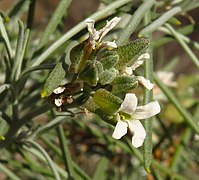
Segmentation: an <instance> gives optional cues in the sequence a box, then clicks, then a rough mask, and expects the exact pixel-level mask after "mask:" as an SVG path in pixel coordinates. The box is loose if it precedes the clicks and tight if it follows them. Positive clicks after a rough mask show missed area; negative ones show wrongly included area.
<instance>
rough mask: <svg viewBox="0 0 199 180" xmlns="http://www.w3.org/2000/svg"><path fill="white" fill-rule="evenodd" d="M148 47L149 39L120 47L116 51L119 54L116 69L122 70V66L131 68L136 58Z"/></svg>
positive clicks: (144, 38) (137, 40) (138, 40)
mask: <svg viewBox="0 0 199 180" xmlns="http://www.w3.org/2000/svg"><path fill="white" fill-rule="evenodd" d="M148 47H149V39H148V38H146V37H143V38H139V39H136V40H135V41H132V42H131V43H129V44H126V45H124V46H120V47H118V48H117V49H115V50H116V51H117V53H118V54H119V61H118V64H117V65H116V67H117V69H119V70H120V69H123V68H124V66H126V67H130V66H132V65H133V64H134V63H135V61H136V60H137V58H138V57H139V56H140V55H141V54H143V53H144V51H145V50H146V49H147V48H148Z"/></svg>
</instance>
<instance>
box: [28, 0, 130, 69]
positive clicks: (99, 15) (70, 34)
mask: <svg viewBox="0 0 199 180" xmlns="http://www.w3.org/2000/svg"><path fill="white" fill-rule="evenodd" d="M129 2H132V0H122V1H121V0H117V1H115V2H113V3H111V4H110V5H108V6H106V7H105V8H103V9H102V10H100V11H98V12H96V13H94V14H93V15H91V16H90V17H89V18H91V19H94V20H96V21H97V20H100V19H102V18H105V17H107V16H110V15H111V14H113V13H114V10H116V9H117V8H119V7H121V6H123V5H125V4H127V3H129ZM85 27H86V24H85V22H84V21H82V22H80V23H79V24H78V25H76V26H75V27H73V28H72V29H71V30H69V31H68V32H67V33H65V34H64V35H63V36H62V37H61V38H60V39H58V40H57V41H55V42H54V43H53V44H52V45H51V46H50V47H49V48H48V49H46V50H45V51H44V52H43V53H42V54H41V55H40V56H39V57H38V58H37V59H35V60H33V62H34V63H33V64H32V65H31V67H33V66H37V65H39V64H41V63H42V62H43V61H44V60H46V58H48V57H49V56H50V55H51V54H52V53H53V52H54V51H55V50H56V49H57V48H59V47H60V46H61V45H62V44H64V43H65V42H66V41H68V40H69V39H70V38H71V37H73V36H74V35H75V34H77V33H78V32H79V31H81V30H82V29H84V28H85Z"/></svg>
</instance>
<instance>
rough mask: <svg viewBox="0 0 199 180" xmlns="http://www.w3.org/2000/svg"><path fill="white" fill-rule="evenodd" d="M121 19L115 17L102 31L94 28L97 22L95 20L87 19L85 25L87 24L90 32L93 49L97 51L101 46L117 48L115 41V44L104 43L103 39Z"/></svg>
mask: <svg viewBox="0 0 199 180" xmlns="http://www.w3.org/2000/svg"><path fill="white" fill-rule="evenodd" d="M120 19H121V18H120V17H114V18H113V19H112V20H110V21H107V24H106V26H104V27H103V28H102V29H100V30H99V31H97V30H96V29H95V28H94V24H95V21H94V20H93V19H90V18H88V19H86V20H85V23H86V24H87V28H88V32H89V38H90V41H91V44H92V48H93V49H95V48H96V47H99V46H108V47H112V48H117V45H116V43H115V41H113V42H109V41H106V42H102V38H103V37H104V36H105V35H106V34H107V33H108V32H109V31H110V30H111V29H113V28H114V27H115V26H116V25H117V23H118V22H119V21H120Z"/></svg>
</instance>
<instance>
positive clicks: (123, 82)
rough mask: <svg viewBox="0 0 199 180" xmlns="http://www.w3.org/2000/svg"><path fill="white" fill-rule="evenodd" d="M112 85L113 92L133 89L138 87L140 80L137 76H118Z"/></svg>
mask: <svg viewBox="0 0 199 180" xmlns="http://www.w3.org/2000/svg"><path fill="white" fill-rule="evenodd" d="M111 85H112V91H111V92H112V93H121V92H125V91H128V90H132V89H134V88H136V87H137V85H138V81H137V79H136V77H135V76H126V75H122V76H117V77H116V78H115V79H114V80H113V82H112V83H111Z"/></svg>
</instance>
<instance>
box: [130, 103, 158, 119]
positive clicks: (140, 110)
mask: <svg viewBox="0 0 199 180" xmlns="http://www.w3.org/2000/svg"><path fill="white" fill-rule="evenodd" d="M159 112H160V105H159V103H158V101H153V102H150V103H148V104H146V105H144V106H138V107H137V109H136V110H135V113H134V114H133V115H132V118H133V119H147V118H150V117H152V116H155V115H156V114H158V113H159Z"/></svg>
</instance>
